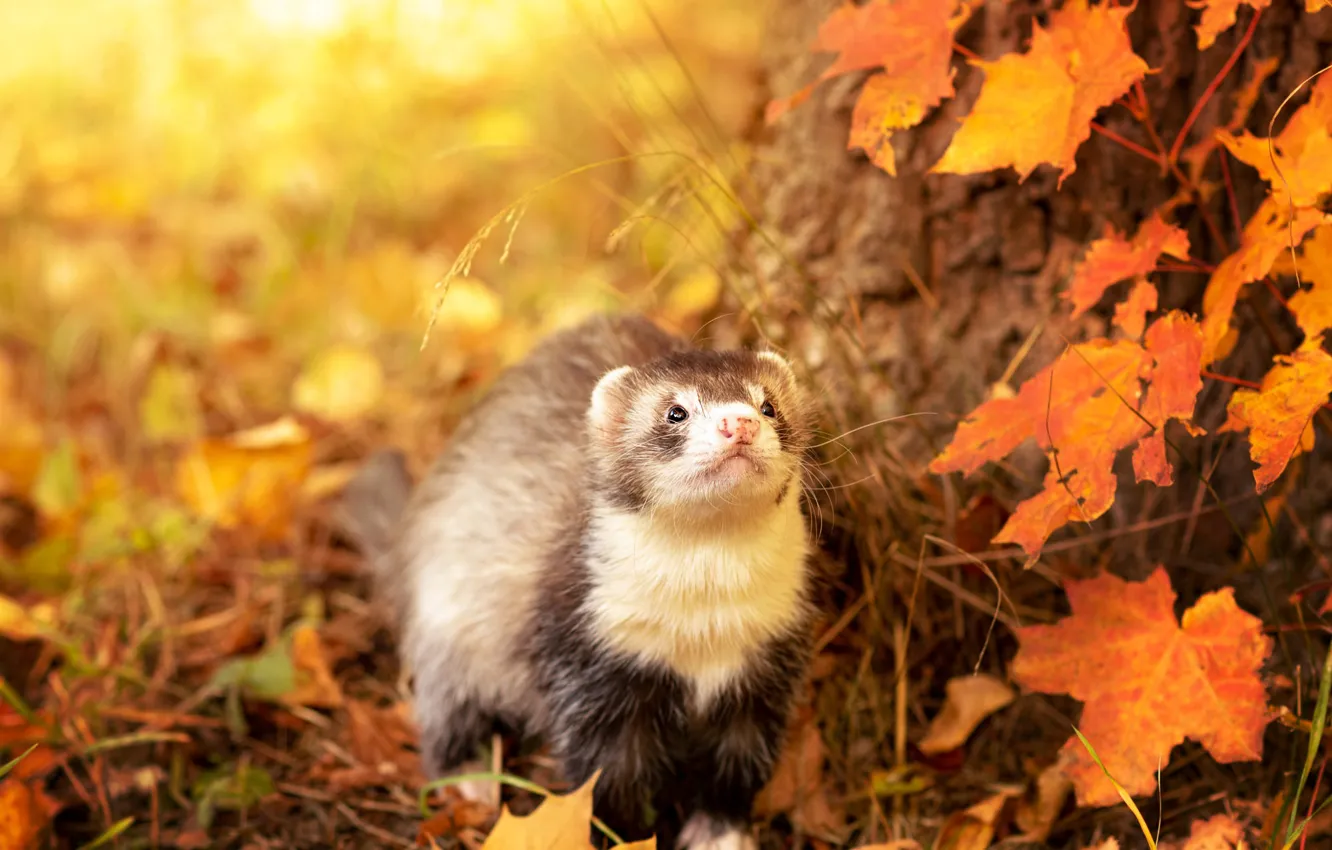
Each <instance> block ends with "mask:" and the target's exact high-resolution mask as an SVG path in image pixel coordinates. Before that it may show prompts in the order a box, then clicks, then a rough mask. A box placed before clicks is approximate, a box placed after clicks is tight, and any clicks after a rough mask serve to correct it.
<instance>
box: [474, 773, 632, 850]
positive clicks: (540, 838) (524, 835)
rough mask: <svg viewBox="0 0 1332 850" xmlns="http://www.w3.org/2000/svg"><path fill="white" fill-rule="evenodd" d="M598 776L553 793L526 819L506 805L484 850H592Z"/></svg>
mask: <svg viewBox="0 0 1332 850" xmlns="http://www.w3.org/2000/svg"><path fill="white" fill-rule="evenodd" d="M598 776H600V773H598V774H596V775H594V776H593V777H592V778H591V779H589V780H588V781H587V782H586V783H584V784H583V787H581V788H579V789H578V790H577V791H574V792H572V793H570V794H563V795H561V794H552V795H551V796H549V797H547V798H546V799H544V800H542V801H541V805H539V806H537V808H536V811H534V812H532V814H530V815H527V816H526V817H518V816H517V815H515V814H514V813H513V812H511V811H509V807H508V806H505V807H504V809H503V810H502V811H501V812H500V816H499V821H497V822H496V823H495V828H494V829H493V830H491V831H490V835H489V836H488V837H487V838H486V843H485V844H483V845H481V847H482V850H591V847H592V843H591V841H590V840H589V836H590V834H591V828H592V788H593V787H594V786H595V785H596V783H597V777H598ZM655 846H656V842H652V843H651V844H648V845H647V847H655Z"/></svg>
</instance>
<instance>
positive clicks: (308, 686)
mask: <svg viewBox="0 0 1332 850" xmlns="http://www.w3.org/2000/svg"><path fill="white" fill-rule="evenodd" d="M211 686H212V687H215V688H227V687H233V686H239V687H240V688H242V689H243V690H244V691H245V693H246V694H248V695H249V696H252V697H255V698H257V699H263V700H269V701H272V702H282V703H286V704H288V705H309V706H318V707H322V708H334V707H336V706H339V705H341V704H342V690H341V689H340V688H339V687H338V683H337V681H336V680H334V678H333V674H332V671H331V670H330V669H329V666H328V661H327V660H326V659H325V657H324V648H323V643H322V642H321V641H320V639H319V632H318V630H316V629H315V627H314V626H312V625H309V624H308V623H302V624H300V625H298V626H296V627H295V628H294V629H293V630H292V631H291V633H290V634H288V635H284V636H283V637H282V638H281V639H279V640H277V641H276V642H274V643H273V644H272V645H270V646H269V647H268V648H266V649H264V650H263V651H262V652H259V653H257V654H255V655H251V656H246V657H243V658H233V659H231V660H229V661H227V662H226V663H225V664H223V665H222V666H221V667H219V668H218V670H217V672H216V673H214V674H213V678H212V682H211Z"/></svg>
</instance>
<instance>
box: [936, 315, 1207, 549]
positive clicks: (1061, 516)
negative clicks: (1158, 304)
mask: <svg viewBox="0 0 1332 850" xmlns="http://www.w3.org/2000/svg"><path fill="white" fill-rule="evenodd" d="M1202 347H1203V338H1202V330H1201V328H1200V327H1199V325H1198V323H1197V321H1196V320H1194V319H1193V318H1192V317H1191V316H1188V315H1187V314H1185V313H1181V312H1179V311H1172V312H1170V313H1168V314H1166V315H1165V316H1162V317H1161V318H1160V319H1157V320H1156V321H1155V322H1153V323H1152V326H1151V327H1150V328H1149V329H1148V330H1147V336H1146V345H1145V347H1144V345H1141V344H1139V343H1137V342H1135V341H1134V340H1127V339H1125V340H1117V341H1115V342H1111V341H1110V340H1105V339H1098V340H1092V341H1091V342H1087V343H1082V344H1080V345H1075V346H1072V347H1070V348H1069V349H1068V350H1067V351H1065V352H1064V354H1062V355H1061V356H1060V357H1059V358H1058V359H1057V360H1056V361H1055V362H1054V363H1052V364H1051V365H1050V366H1048V367H1046V368H1045V369H1043V370H1041V371H1040V372H1038V373H1037V374H1036V375H1035V376H1033V377H1032V378H1031V379H1030V380H1028V381H1027V382H1026V383H1024V384H1023V385H1022V386H1021V387H1019V388H1018V392H1017V395H1016V396H1013V397H1011V398H996V399H992V400H990V401H988V402H986V403H985V404H982V405H981V406H980V407H978V408H976V409H975V410H974V411H972V413H971V415H970V416H969V417H968V418H967V419H966V420H965V421H964V422H962V424H961V425H959V426H958V428H957V433H955V434H954V435H953V440H952V442H951V443H949V444H948V446H947V447H946V448H945V449H944V451H943V452H942V453H941V454H940V455H939V456H938V457H936V458H935V459H934V460H933V462H931V463H930V466H929V469H930V471H931V472H934V473H945V472H963V473H966V474H971V473H972V472H975V471H976V470H977V469H979V468H980V467H981V466H983V465H984V464H985V463H987V462H989V461H994V460H998V459H1000V458H1002V457H1005V456H1007V455H1008V454H1010V453H1011V452H1012V451H1013V450H1014V449H1016V448H1017V447H1018V446H1019V445H1021V444H1022V442H1023V441H1025V440H1026V439H1028V438H1032V439H1035V440H1036V442H1037V444H1038V445H1039V446H1040V447H1041V448H1042V449H1044V450H1045V452H1046V455H1047V456H1048V457H1049V459H1050V469H1049V472H1048V473H1047V474H1046V477H1045V489H1044V490H1043V491H1042V492H1040V493H1039V494H1037V495H1036V496H1033V497H1032V498H1030V499H1027V500H1026V501H1024V502H1022V503H1021V504H1019V505H1018V506H1017V508H1016V509H1015V510H1014V511H1013V514H1012V515H1011V516H1010V517H1009V518H1008V521H1007V522H1006V523H1005V524H1004V527H1003V528H1002V529H1000V531H999V534H998V535H996V536H995V538H994V542H995V543H1016V544H1018V545H1019V546H1021V547H1022V548H1023V549H1024V550H1025V551H1026V552H1027V554H1028V555H1029V556H1031V557H1032V558H1035V556H1036V555H1037V554H1038V553H1039V552H1040V549H1041V546H1042V545H1044V543H1045V541H1046V540H1047V539H1048V538H1049V536H1050V535H1051V534H1052V533H1054V532H1055V531H1056V530H1057V529H1059V528H1060V527H1061V526H1064V525H1067V524H1068V523H1070V522H1077V521H1083V522H1090V521H1091V520H1094V519H1096V518H1097V517H1099V516H1101V515H1102V514H1104V513H1105V512H1106V511H1107V510H1109V508H1110V506H1111V505H1112V504H1114V500H1115V486H1116V480H1115V475H1114V473H1113V471H1112V468H1113V466H1114V461H1115V457H1116V455H1117V454H1118V453H1119V452H1120V450H1122V449H1124V448H1127V447H1129V446H1132V445H1134V444H1135V443H1137V442H1139V441H1140V440H1143V439H1144V438H1146V441H1145V444H1144V445H1145V447H1144V448H1142V449H1141V453H1142V458H1141V460H1136V461H1135V466H1136V468H1137V469H1138V472H1139V478H1140V479H1141V478H1148V479H1150V480H1153V481H1157V482H1162V481H1168V480H1169V479H1170V476H1171V470H1170V464H1169V463H1168V462H1167V461H1166V457H1165V437H1164V435H1163V433H1162V429H1163V428H1164V426H1165V424H1166V422H1167V421H1168V420H1170V419H1181V420H1184V421H1185V422H1186V425H1187V424H1188V419H1189V418H1191V417H1192V414H1193V405H1194V402H1195V400H1196V398H1197V394H1198V390H1199V389H1201V387H1202V381H1201V379H1200V377H1199V375H1200V369H1201V366H1200V360H1201V357H1202ZM1158 381H1159V385H1158ZM1144 382H1147V394H1146V398H1144V389H1143V387H1144ZM1140 402H1141V404H1140ZM1189 427H1192V426H1189ZM1195 433H1196V430H1195Z"/></svg>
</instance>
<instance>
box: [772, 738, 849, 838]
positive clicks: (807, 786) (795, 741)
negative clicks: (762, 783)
mask: <svg viewBox="0 0 1332 850" xmlns="http://www.w3.org/2000/svg"><path fill="white" fill-rule="evenodd" d="M824 758H825V750H824V746H823V737H822V736H821V735H820V734H819V728H818V725H817V723H816V722H815V718H814V716H813V715H812V714H810V715H808V716H806V717H804V718H803V719H802V720H801V722H800V723H799V725H798V726H797V728H796V730H795V731H794V733H793V734H792V735H791V737H790V739H788V741H787V743H786V748H785V749H784V750H783V751H782V755H781V758H780V759H779V760H778V762H777V768H776V770H774V771H773V775H772V779H771V780H770V781H769V782H768V785H767V787H765V788H764V789H763V790H762V791H761V792H760V793H759V796H758V799H757V800H756V801H755V803H754V806H755V809H756V810H758V811H760V812H762V813H764V814H779V813H782V812H785V813H788V814H789V815H790V818H791V822H792V823H794V824H796V825H797V826H798V827H799V828H800V829H801V830H803V831H804V832H805V833H806V834H807V835H813V836H816V837H819V836H829V837H833V836H839V835H841V834H842V833H843V831H844V830H845V829H846V818H845V816H844V815H843V814H842V813H841V812H840V811H838V810H835V809H834V808H833V807H832V805H831V803H829V801H828V795H827V789H826V788H825V783H824V781H823V761H824Z"/></svg>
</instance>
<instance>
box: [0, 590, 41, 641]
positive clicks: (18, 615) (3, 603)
mask: <svg viewBox="0 0 1332 850" xmlns="http://www.w3.org/2000/svg"><path fill="white" fill-rule="evenodd" d="M50 633H51V626H50V624H49V623H47V622H44V621H43V620H42V619H40V618H38V617H37V616H35V615H34V614H33V613H32V612H31V611H29V610H28V608H27V607H25V606H23V605H20V604H19V603H18V602H17V601H15V600H13V599H10V598H9V597H8V596H4V595H0V635H3V636H4V637H7V638H9V639H10V640H37V639H39V638H43V637H46V636H47V635H49V634H50Z"/></svg>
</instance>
